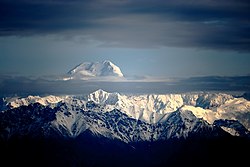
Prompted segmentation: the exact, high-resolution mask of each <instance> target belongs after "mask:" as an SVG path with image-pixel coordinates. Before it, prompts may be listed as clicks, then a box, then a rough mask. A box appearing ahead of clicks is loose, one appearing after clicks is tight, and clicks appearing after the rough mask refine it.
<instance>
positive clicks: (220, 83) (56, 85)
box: [0, 75, 250, 96]
mask: <svg viewBox="0 0 250 167" xmlns="http://www.w3.org/2000/svg"><path fill="white" fill-rule="evenodd" d="M157 79H158V80H156V79H155V78H154V79H153V78H149V77H137V80H136V79H133V80H123V81H114V82H111V81H107V80H102V81H99V80H87V81H84V80H68V81H63V80H56V79H52V78H51V77H49V78H46V77H43V78H29V77H22V76H7V75H4V76H0V96H9V95H15V94H17V95H21V96H22V95H23V96H25V95H26V96H27V95H49V94H53V95H62V94H64V95H65V94H85V93H90V92H93V91H95V90H96V89H104V90H107V91H109V92H120V93H134V94H135V93H141V94H148V93H156V94H166V93H185V92H194V91H195V92H196V91H220V92H224V91H227V92H230V91H234V92H237V91H239V92H250V86H249V85H250V76H231V77H219V76H207V77H193V78H170V79H166V80H163V79H162V78H161V79H162V80H159V78H157Z"/></svg>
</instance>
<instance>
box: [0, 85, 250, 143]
mask: <svg viewBox="0 0 250 167" xmlns="http://www.w3.org/2000/svg"><path fill="white" fill-rule="evenodd" d="M1 108H2V110H3V111H2V112H1V113H0V119H1V130H2V132H1V135H4V136H5V138H8V136H13V135H16V134H19V133H20V130H21V129H24V130H21V134H30V133H31V132H32V133H33V130H34V129H33V128H31V127H33V126H35V129H37V128H38V129H41V128H42V129H44V130H43V131H44V132H46V134H53V133H54V132H56V134H57V135H61V136H65V137H77V136H79V135H80V134H81V133H83V132H85V131H86V130H88V131H90V132H91V133H93V134H95V135H97V136H104V137H107V138H115V139H119V140H121V141H124V142H135V141H157V140H163V139H164V140H165V139H169V138H186V137H188V136H190V135H191V134H192V135H193V134H199V133H200V132H205V131H206V132H207V133H204V135H205V134H210V135H215V134H216V135H219V134H223V133H222V132H221V131H223V132H227V133H228V134H231V135H236V136H238V135H240V136H241V135H243V134H248V133H249V132H248V131H249V128H250V126H249V125H250V123H249V122H250V120H249V119H250V117H249V115H250V102H249V101H247V100H246V99H244V98H235V97H233V96H231V95H228V94H223V93H186V94H166V95H157V94H150V95H125V94H119V93H108V92H106V91H103V90H101V89H99V90H97V91H95V92H93V93H90V94H88V95H83V96H60V97H58V96H52V95H50V96H45V97H39V96H28V97H26V98H5V99H4V100H3V102H2V106H1ZM46 112H49V113H51V114H50V116H49V119H47V116H46V117H45V118H43V117H44V115H43V114H44V113H46ZM41 113H43V114H41ZM22 119H24V120H29V121H28V122H27V127H26V124H22V123H20V122H19V121H21V122H23V120H22ZM39 120H44V121H45V122H44V123H42V122H39ZM218 120H229V121H227V122H226V123H225V122H224V123H222V121H220V122H218ZM234 120H237V126H236V123H235V121H234ZM216 121H217V122H216ZM29 123H30V124H29ZM43 124H44V125H43ZM12 125H13V126H12ZM38 125H39V126H41V127H37V126H38ZM239 125H240V126H242V127H244V128H245V129H246V130H245V131H244V133H243V132H242V131H243V130H242V129H243V128H241V130H239V128H236V129H235V127H239ZM219 127H220V128H219ZM45 129H46V130H45ZM247 129H248V130H247ZM29 131H30V132H29ZM51 131H52V132H53V133H52V132H51ZM24 132H25V133H24ZM210 132H211V133H210ZM34 134H36V133H34Z"/></svg>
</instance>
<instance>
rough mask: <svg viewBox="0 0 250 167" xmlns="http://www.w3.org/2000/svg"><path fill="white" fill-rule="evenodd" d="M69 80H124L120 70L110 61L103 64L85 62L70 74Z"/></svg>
mask: <svg viewBox="0 0 250 167" xmlns="http://www.w3.org/2000/svg"><path fill="white" fill-rule="evenodd" d="M68 75H69V78H68V79H82V80H86V79H90V78H107V77H115V78H123V77H124V75H123V73H122V72H121V70H120V68H119V67H118V66H116V65H115V64H114V63H112V62H111V61H109V60H104V61H102V62H83V63H81V64H79V65H78V66H76V67H75V68H73V69H72V70H70V71H69V72H68Z"/></svg>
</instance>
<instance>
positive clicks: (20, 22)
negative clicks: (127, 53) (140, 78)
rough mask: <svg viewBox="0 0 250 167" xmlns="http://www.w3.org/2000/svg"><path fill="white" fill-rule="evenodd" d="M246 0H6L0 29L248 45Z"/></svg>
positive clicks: (120, 42)
mask: <svg viewBox="0 0 250 167" xmlns="http://www.w3.org/2000/svg"><path fill="white" fill-rule="evenodd" d="M249 7H250V3H249V2H248V1H247V0H239V1H235V0H222V1H213V0H202V1H196V2H195V1H188V2H186V1H184V2H183V1H180V0H168V1H163V0H159V1H151V0H143V1H142V0H138V1H132V0H120V1H119V0H118V1H115V0H108V1H101V0H93V1H90V0H81V1H80V0H74V1H66V0H43V1H42V0H35V1H34V0H20V1H13V0H11V1H10V0H2V1H1V2H0V11H1V15H0V35H1V36H9V35H16V36H27V35H49V34H50V35H51V34H56V35H58V36H65V37H67V38H68V39H74V38H78V39H79V37H80V39H81V40H82V41H97V42H99V43H100V45H101V46H109V47H140V48H141V47H143V48H145V47H162V46H175V47H197V48H209V49H227V50H236V51H247V52H249V50H250V47H249V46H250V31H249V29H250V21H249V20H250V18H249V16H250V12H249Z"/></svg>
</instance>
